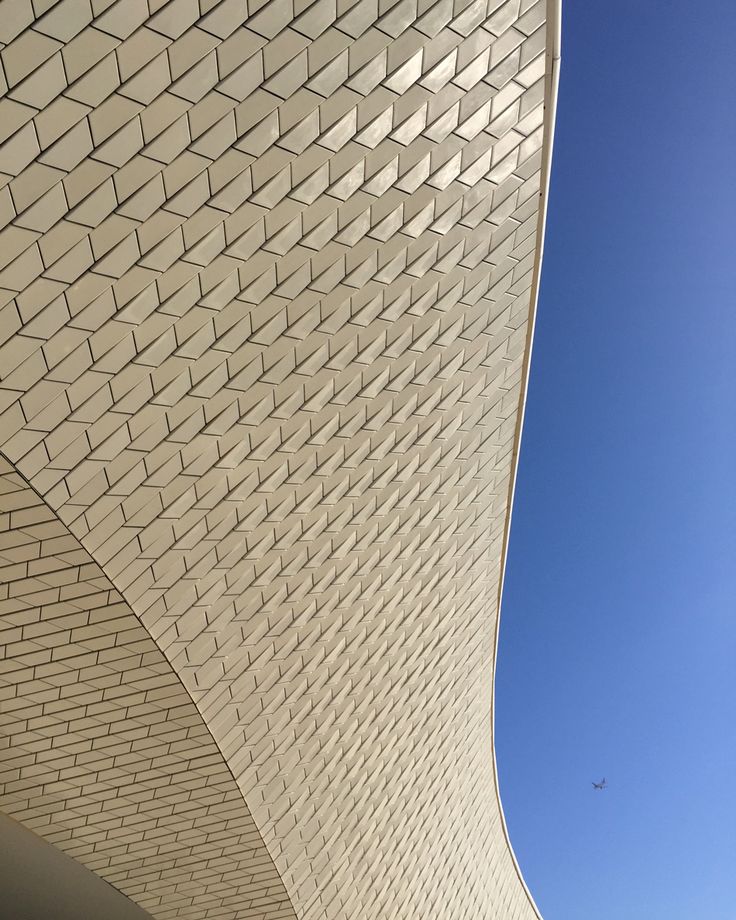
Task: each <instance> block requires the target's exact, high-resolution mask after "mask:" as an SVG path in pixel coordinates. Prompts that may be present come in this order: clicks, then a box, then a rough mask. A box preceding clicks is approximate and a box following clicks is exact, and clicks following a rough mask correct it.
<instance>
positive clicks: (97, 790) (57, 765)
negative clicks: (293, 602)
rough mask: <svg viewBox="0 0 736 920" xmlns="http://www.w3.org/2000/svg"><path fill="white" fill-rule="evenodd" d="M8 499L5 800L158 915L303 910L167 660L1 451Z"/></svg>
mask: <svg viewBox="0 0 736 920" xmlns="http://www.w3.org/2000/svg"><path fill="white" fill-rule="evenodd" d="M0 508H1V509H2V515H1V516H0V566H2V567H1V568H0V584H1V585H2V587H0V746H1V747H0V810H2V811H4V812H5V813H6V814H8V815H10V816H11V817H13V818H15V819H16V820H18V821H21V822H22V823H23V824H25V825H26V827H28V828H30V829H31V830H33V831H35V832H36V833H38V834H40V835H42V836H43V837H44V838H45V839H46V840H48V841H50V842H51V843H54V844H55V845H56V846H58V847H59V848H60V849H62V850H63V851H64V852H65V853H67V854H68V855H69V856H73V857H74V858H75V859H78V860H79V861H80V862H82V863H83V864H84V865H85V866H87V867H88V868H89V869H92V870H94V871H95V872H97V873H98V874H99V875H101V876H102V878H104V879H105V880H106V881H108V882H110V883H111V884H113V885H115V886H116V887H117V888H119V889H120V890H121V891H122V892H124V893H125V894H127V895H128V896H129V897H131V898H133V899H134V900H135V901H137V903H138V904H140V905H141V906H142V907H144V908H145V909H146V910H148V911H150V912H151V913H152V914H153V915H154V916H155V917H157V918H162V920H163V918H168V917H170V918H174V917H177V918H178V917H186V918H192V920H193V918H223V920H224V918H235V917H238V918H253V920H256V918H265V917H268V918H270V920H276V918H292V920H293V918H294V912H293V910H292V909H291V906H290V904H289V901H288V898H287V896H286V892H285V891H284V888H283V885H282V884H281V880H280V879H279V876H278V874H277V872H276V871H275V869H274V866H273V863H272V862H271V859H270V857H269V855H268V852H267V851H266V849H265V847H264V845H263V841H262V840H261V837H260V835H259V833H258V830H257V828H256V826H255V824H254V822H253V819H252V817H251V816H250V814H249V812H248V809H247V808H246V807H245V803H244V802H243V798H242V796H241V794H240V792H239V790H238V788H237V786H236V784H235V781H234V780H233V778H232V775H231V774H230V771H229V770H228V768H227V765H226V764H225V762H224V761H223V759H222V755H221V754H220V752H219V750H218V749H217V746H216V745H215V744H214V743H213V741H212V737H211V735H210V733H209V731H208V730H207V728H206V726H205V725H204V723H203V722H202V718H201V716H200V715H199V713H198V712H197V710H196V708H195V706H194V705H193V703H192V701H191V699H190V697H189V695H188V694H187V692H186V690H185V689H184V688H183V687H182V685H181V682H180V681H179V679H178V678H177V676H176V675H175V674H174V672H173V671H172V670H171V666H170V665H169V664H168V662H167V661H166V659H165V658H164V656H163V655H162V654H161V652H160V650H159V649H158V648H157V646H156V644H155V643H154V642H153V640H152V639H151V637H150V636H149V635H148V633H147V632H146V630H145V629H144V628H143V627H142V626H141V625H140V623H139V622H138V620H137V618H136V617H135V615H134V614H133V613H132V612H131V610H130V608H129V607H128V605H127V604H126V603H125V601H124V600H123V599H122V598H121V597H120V595H119V594H118V593H117V591H115V589H114V588H113V586H112V585H111V583H110V582H109V581H108V579H107V578H106V577H105V576H104V575H103V573H102V571H101V570H100V568H99V566H98V565H97V564H96V563H95V562H94V561H93V560H92V558H91V557H90V556H89V554H88V553H87V552H86V551H85V550H84V549H82V547H81V546H80V545H79V541H78V540H77V539H76V538H75V537H73V536H72V535H71V534H70V533H69V531H68V530H67V528H66V527H65V526H64V525H63V524H62V523H61V522H60V521H59V520H58V518H57V517H56V516H55V515H54V514H53V512H51V511H50V510H49V508H48V507H47V506H46V505H45V504H44V503H43V502H42V501H41V499H40V498H39V497H38V496H37V495H36V493H35V492H34V491H33V490H32V489H31V488H30V487H29V486H28V485H27V484H26V483H25V482H24V481H23V480H22V479H21V478H20V477H19V476H18V474H17V473H15V472H14V471H13V470H12V467H10V465H9V464H8V463H7V462H6V461H5V460H3V459H2V458H0ZM39 882H40V883H42V880H40V879H37V880H35V882H34V881H33V880H29V883H31V884H34V883H36V884H38V883H39ZM3 911H9V913H7V916H8V917H10V916H12V904H7V903H5V904H4V906H3Z"/></svg>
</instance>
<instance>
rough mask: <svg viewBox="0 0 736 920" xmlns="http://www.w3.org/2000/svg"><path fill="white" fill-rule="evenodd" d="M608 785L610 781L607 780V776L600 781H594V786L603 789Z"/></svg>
mask: <svg viewBox="0 0 736 920" xmlns="http://www.w3.org/2000/svg"><path fill="white" fill-rule="evenodd" d="M607 785H608V783H607V782H606V777H605V776H604V777H603V779H602V780H601V781H600V782H599V783H593V788H594V789H601V790H602V789H605V788H606V786H607Z"/></svg>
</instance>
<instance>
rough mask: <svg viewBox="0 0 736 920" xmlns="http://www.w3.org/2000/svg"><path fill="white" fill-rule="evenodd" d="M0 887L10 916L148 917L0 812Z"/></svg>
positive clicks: (68, 919) (20, 919) (24, 919)
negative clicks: (9, 908)
mask: <svg viewBox="0 0 736 920" xmlns="http://www.w3.org/2000/svg"><path fill="white" fill-rule="evenodd" d="M0 891H1V892H2V903H3V904H4V905H5V909H7V908H8V907H9V906H10V905H12V916H13V920H49V918H51V917H53V918H54V920H80V918H82V917H104V918H105V920H151V915H150V914H149V913H147V912H146V911H145V910H143V909H142V908H140V907H138V905H137V904H134V903H133V902H132V901H131V900H129V899H128V898H126V897H125V895H124V894H121V893H120V892H119V891H118V890H117V888H113V887H112V885H108V884H107V882H104V881H103V880H102V879H101V878H100V877H99V876H97V875H95V874H94V872H90V870H89V869H85V868H84V866H82V865H81V864H80V863H78V862H76V860H74V859H71V857H69V856H65V855H64V854H63V853H62V852H61V850H57V849H56V847H54V846H52V845H51V844H50V843H46V841H45V840H42V839H41V838H40V837H37V836H36V835H35V834H34V833H33V832H32V831H29V830H27V829H26V828H25V827H23V826H22V825H20V824H18V823H17V822H16V821H13V820H12V819H11V818H8V817H6V816H5V815H3V814H0ZM3 916H5V915H3Z"/></svg>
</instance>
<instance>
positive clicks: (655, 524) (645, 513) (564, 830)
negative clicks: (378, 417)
mask: <svg viewBox="0 0 736 920" xmlns="http://www.w3.org/2000/svg"><path fill="white" fill-rule="evenodd" d="M735 36H736V3H733V2H731V0H711V2H709V3H707V4H704V3H696V2H692V0H690V2H683V0H672V2H664V0H659V2H655V0H636V2H634V0H617V2H611V0H566V2H564V3H563V46H562V79H561V86H560V95H559V109H558V118H557V133H556V141H555V151H554V163H553V172H552V189H551V197H550V206H549V215H548V222H547V242H546V246H545V254H544V270H543V276H542V286H541V296H540V302H539V314H538V322H537V331H536V338H535V346H534V357H533V362H532V373H531V383H530V390H529V401H528V407H527V415H526V423H525V428H524V435H523V441H522V451H521V464H520V469H519V479H518V488H517V493H516V503H515V508H514V516H513V527H512V535H511V543H510V553H509V559H508V566H507V579H506V587H505V596H504V602H503V614H502V627H501V640H500V652H499V662H498V675H497V682H496V689H497V701H496V719H497V722H496V725H497V739H496V740H497V755H498V762H499V772H500V782H501V794H502V797H503V801H504V807H505V811H506V817H507V821H508V825H509V830H510V835H511V840H512V843H513V845H514V849H515V850H516V853H517V856H518V858H519V862H520V864H521V867H522V870H523V872H524V875H525V878H526V880H527V882H528V883H529V886H530V888H531V890H532V893H533V895H534V896H535V899H536V900H537V903H538V905H539V907H540V909H541V911H542V914H543V916H544V918H545V920H734V918H736V231H735V230H734V227H735V226H736V178H735V177H736V51H735V50H734V49H735V48H736V37H735ZM603 776H606V777H607V779H608V782H609V784H610V785H609V788H608V789H607V790H606V791H605V792H603V793H598V792H594V791H593V789H592V787H591V781H592V780H599V779H600V778H601V777H603Z"/></svg>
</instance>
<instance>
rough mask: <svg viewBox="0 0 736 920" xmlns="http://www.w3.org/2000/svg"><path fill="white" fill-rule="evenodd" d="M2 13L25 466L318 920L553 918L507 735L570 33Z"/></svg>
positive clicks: (307, 916)
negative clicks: (525, 368) (547, 176)
mask: <svg viewBox="0 0 736 920" xmlns="http://www.w3.org/2000/svg"><path fill="white" fill-rule="evenodd" d="M5 3H6V4H9V9H10V10H11V15H9V16H7V17H6V18H4V19H3V20H2V26H0V39H2V40H4V41H6V42H7V43H8V44H7V47H5V48H4V50H2V51H0V61H2V65H3V68H4V73H5V78H6V80H7V84H8V89H7V91H6V94H5V96H4V98H3V99H2V100H1V101H0V122H2V125H3V126H4V129H5V130H6V132H7V134H8V140H7V142H6V143H5V145H4V146H3V147H2V148H0V173H3V174H4V175H5V176H6V177H7V178H6V181H5V185H4V186H3V187H2V188H1V189H0V213H2V214H4V215H5V217H6V221H7V227H6V229H5V230H4V231H2V232H3V235H2V237H0V253H1V254H2V255H0V288H2V289H4V290H5V292H6V294H5V300H4V301H1V302H0V306H1V307H2V313H1V314H0V329H2V331H3V337H4V340H5V344H4V345H3V346H2V347H1V348H0V362H1V363H2V368H3V375H2V380H0V432H1V434H0V449H2V451H4V453H5V455H6V456H7V457H8V459H9V460H10V462H11V463H12V465H13V467H14V468H16V469H17V470H18V471H20V472H21V473H22V474H23V476H25V477H26V478H27V479H28V480H29V481H30V482H31V483H32V485H33V487H34V488H35V489H36V490H37V491H38V492H39V494H41V495H42V496H43V497H44V500H45V501H46V502H47V503H48V505H49V506H50V507H51V508H52V509H53V510H54V512H55V513H56V514H57V515H58V517H59V519H60V521H62V522H63V523H64V524H65V525H66V526H67V527H68V529H69V532H70V533H71V534H73V535H74V537H75V538H76V539H77V540H78V541H80V542H81V544H83V546H84V547H85V549H86V551H87V552H88V553H89V554H90V557H91V559H93V560H94V562H95V563H96V564H97V565H98V566H100V569H101V571H102V572H104V577H105V578H107V579H109V582H110V583H111V584H112V585H114V588H115V590H116V591H118V592H119V593H120V595H121V597H122V598H124V600H125V603H126V604H127V605H128V607H129V609H130V610H131V611H132V612H133V613H134V614H135V616H136V617H137V618H138V619H139V622H140V623H141V624H142V627H143V629H144V634H145V635H146V636H148V637H149V639H150V641H152V642H155V645H156V647H157V648H158V649H159V650H160V651H161V652H162V653H163V654H164V655H165V656H166V659H167V661H168V662H169V663H170V664H171V666H172V667H173V669H174V672H175V673H176V675H178V676H179V677H180V678H181V680H182V681H183V684H184V685H185V686H186V688H187V690H188V691H189V694H190V695H191V698H192V699H193V700H194V703H195V704H196V707H197V709H198V711H199V713H200V714H201V717H202V718H203V720H204V723H205V724H206V726H207V729H208V730H209V731H210V732H211V735H212V737H213V738H214V741H215V742H216V744H217V746H218V747H219V749H220V751H221V752H222V755H223V756H224V758H225V760H226V761H227V764H228V766H229V768H230V769H231V770H232V773H233V775H234V777H235V780H236V781H237V784H238V786H239V789H240V793H241V794H242V798H243V799H244V800H245V803H247V807H248V808H249V809H250V812H251V814H252V816H253V819H254V821H255V824H256V825H257V827H258V830H259V832H260V834H261V835H262V837H263V840H264V841H265V844H266V846H267V847H268V849H269V851H270V853H271V854H272V856H273V859H274V863H275V865H276V867H277V869H278V872H279V873H280V875H281V877H282V878H283V880H284V885H285V887H286V891H287V893H288V895H289V897H290V899H291V901H292V903H293V905H294V909H295V911H296V914H297V915H298V916H299V917H300V918H304V920H337V918H341V920H342V918H345V920H353V918H359V920H386V918H397V920H416V918H424V917H438V918H442V920H444V918H463V920H464V918H467V917H481V916H483V917H485V916H494V915H499V916H502V917H503V918H504V920H506V918H508V920H513V918H529V917H534V916H536V914H535V911H534V908H533V906H532V905H531V904H530V902H529V900H528V897H527V895H526V893H525V891H524V889H523V887H522V885H521V882H520V880H519V878H518V876H517V873H516V869H515V866H514V864H513V860H512V857H511V855H510V852H509V850H508V846H507V843H506V839H505V836H504V833H503V829H502V824H501V818H500V811H499V807H498V802H497V798H496V791H495V784H494V777H493V767H492V759H491V743H492V742H491V729H490V706H491V692H492V673H491V671H492V659H493V643H494V635H495V628H496V621H497V595H498V584H499V577H500V560H501V551H502V541H503V532H504V526H505V523H506V519H507V513H508V496H509V481H510V475H511V466H512V455H513V451H514V447H515V438H516V428H517V420H518V407H519V399H520V386H521V376H522V365H523V362H524V356H525V349H526V342H527V332H528V328H527V323H528V317H529V299H530V290H531V286H532V281H533V277H534V271H535V266H536V264H537V259H538V253H537V233H536V230H537V222H538V216H539V206H540V170H541V151H542V144H543V135H544V103H545V79H544V75H545V44H546V32H545V22H544V19H545V3H544V2H542V0H540V2H532V0H506V2H501V0H399V2H397V3H392V2H390V0H357V2H352V0H317V2H315V3H312V4H309V3H307V2H304V0H267V2H265V3H263V2H259V0H248V2H246V0H222V2H215V0H199V2H197V0H171V2H168V3H162V2H160V0H149V2H148V4H146V2H144V0H118V2H117V3H114V2H113V3H111V2H110V0H91V2H90V0H61V2H59V3H56V4H49V3H48V0H34V3H33V4H31V2H30V0H5ZM3 259H4V262H2V261H1V260H3ZM101 577H102V576H101ZM240 807H241V808H243V813H244V814H245V815H247V809H246V808H245V805H242V804H241V806H240ZM182 916H184V915H183V914H182ZM243 916H247V914H243Z"/></svg>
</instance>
